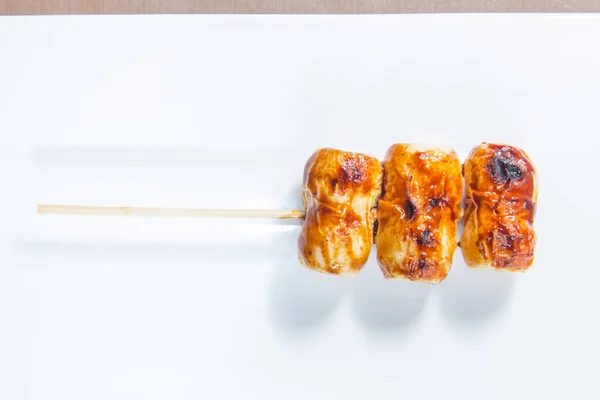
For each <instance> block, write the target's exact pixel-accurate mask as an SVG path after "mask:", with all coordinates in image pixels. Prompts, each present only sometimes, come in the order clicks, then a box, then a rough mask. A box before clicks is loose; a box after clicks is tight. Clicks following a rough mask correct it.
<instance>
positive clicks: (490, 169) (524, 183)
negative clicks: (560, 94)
mask: <svg viewBox="0 0 600 400" xmlns="http://www.w3.org/2000/svg"><path fill="white" fill-rule="evenodd" d="M464 175H465V184H466V197H465V210H466V211H465V229H464V232H463V234H462V237H461V239H460V247H461V249H462V253H463V257H464V258H465V262H466V263H467V265H468V266H470V267H475V268H476V267H492V268H496V269H504V270H509V271H523V270H526V269H527V268H529V267H530V266H531V264H532V263H533V255H534V247H535V242H536V235H535V232H534V229H533V219H534V216H535V209H536V206H537V196H538V194H537V191H538V184H537V175H536V172H535V168H534V167H533V164H532V163H531V160H530V158H529V156H528V155H527V154H526V153H525V152H524V151H523V150H521V149H518V148H516V147H512V146H506V145H500V144H488V143H483V144H481V145H479V146H477V147H475V148H474V149H473V150H471V153H470V154H469V157H468V158H467V160H466V161H465V164H464Z"/></svg>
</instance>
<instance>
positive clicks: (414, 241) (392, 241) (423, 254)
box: [375, 144, 462, 283]
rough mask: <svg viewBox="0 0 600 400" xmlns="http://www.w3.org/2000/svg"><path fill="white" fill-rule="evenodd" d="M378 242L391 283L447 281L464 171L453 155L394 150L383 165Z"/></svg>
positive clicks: (436, 150) (412, 148) (451, 152)
mask: <svg viewBox="0 0 600 400" xmlns="http://www.w3.org/2000/svg"><path fill="white" fill-rule="evenodd" d="M383 167H384V172H385V173H384V182H383V194H382V196H381V198H380V199H379V203H378V211H377V219H378V233H377V236H376V237H375V243H376V245H377V260H378V262H379V265H380V267H381V270H382V271H383V273H384V275H385V276H386V277H387V278H397V277H402V278H405V279H409V280H413V281H422V282H428V283H438V282H440V281H442V280H443V279H444V278H446V276H447V274H448V271H449V270H450V267H451V264H452V256H453V254H454V251H455V249H456V239H455V237H456V227H457V222H458V220H459V219H460V217H461V209H460V201H461V197H462V176H461V165H460V161H459V159H458V156H457V154H456V152H455V151H454V150H446V149H440V148H430V147H425V148H423V147H419V146H413V145H408V144H396V145H394V146H392V147H391V148H390V149H389V150H388V152H387V154H386V156H385V160H384V162H383Z"/></svg>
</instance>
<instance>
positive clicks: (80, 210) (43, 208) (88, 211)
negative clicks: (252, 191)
mask: <svg viewBox="0 0 600 400" xmlns="http://www.w3.org/2000/svg"><path fill="white" fill-rule="evenodd" d="M37 213H38V214H58V215H119V216H130V217H196V218H263V219H304V216H305V213H304V211H303V210H241V209H240V210H237V209H206V208H205V209H202V208H159V207H104V206H73V205H53V204H40V205H38V207H37Z"/></svg>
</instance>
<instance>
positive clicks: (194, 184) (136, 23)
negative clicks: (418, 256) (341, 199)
mask: <svg viewBox="0 0 600 400" xmlns="http://www.w3.org/2000/svg"><path fill="white" fill-rule="evenodd" d="M599 41H600V16H598V15H578V16H573V15H443V16H442V15H427V16H424V15H422V16H417V15H412V16H411V15H406V16H337V17H335V16H295V17H290V16H287V17H286V16H269V17H266V16H264V17H261V16H146V17H143V16H119V17H116V16H115V17H110V16H106V17H43V18H40V17H37V18H33V17H28V18H0V144H1V146H0V171H1V172H0V175H1V176H2V183H1V185H2V194H1V197H0V205H1V208H0V213H1V219H0V398H2V399H7V400H8V399H10V400H18V399H60V400H71V399H73V400H75V399H103V400H104V399H127V400H130V399H213V398H214V399H221V398H227V399H250V398H258V399H303V400H306V399H311V400H316V399H330V398H340V399H384V398H386V399H387V398H389V399H451V398H452V399H454V398H456V399H463V400H467V399H484V398H485V399H506V398H513V399H516V398H519V399H526V398H527V399H531V398H540V399H549V398H572V399H576V398H577V399H592V398H598V396H600V392H599V390H598V385H597V383H595V379H597V360H598V357H599V356H600V351H599V344H598V343H599V337H600V326H599V317H598V307H599V306H600V290H599V286H598V281H599V280H600V261H599V260H598V255H597V253H598V251H597V249H598V248H599V247H600V245H599V244H598V231H597V229H598V226H599V223H600V211H598V210H599V208H598V197H599V196H600V192H599V191H598V183H597V180H598V173H599V172H600V168H599V160H598V158H599V156H598V149H599V146H600V51H599V47H598V46H599ZM482 141H489V142H508V143H511V144H515V145H518V146H522V147H523V148H525V149H526V150H527V151H528V152H529V153H530V155H531V157H532V158H533V160H534V163H535V164H536V166H537V168H538V170H539V178H540V200H539V208H538V213H537V219H536V228H537V232H538V235H539V241H538V247H537V255H536V261H535V264H534V266H533V267H532V268H531V270H530V271H529V272H527V273H525V274H519V275H515V274H508V273H497V272H493V271H472V270H467V268H466V267H465V265H464V262H463V260H462V256H461V254H460V252H459V251H457V253H456V254H455V262H454V266H453V269H452V271H451V273H450V276H449V277H448V279H447V280H446V281H445V282H443V283H442V284H440V285H438V286H429V285H423V284H415V283H409V282H405V281H386V280H384V279H383V277H382V275H381V273H380V271H379V269H378V267H377V265H376V263H375V260H374V257H371V260H370V261H369V263H368V264H367V265H366V267H365V269H364V270H363V271H362V273H361V274H360V275H359V276H357V277H356V278H354V279H342V278H337V277H330V276H324V275H320V274H317V273H314V272H311V271H308V270H305V269H303V268H302V267H301V266H300V265H299V262H298V261H297V258H296V247H295V246H296V243H295V241H296V238H297V235H298V232H299V227H298V225H294V224H289V223H273V222H256V221H231V220H229V221H206V220H197V219H190V220H186V219H128V218H108V217H66V216H44V217H40V216H37V215H36V214H35V205H36V204H37V203H58V204H61V203H66V204H90V205H141V206H182V207H222V208H228V207H232V208H297V207H300V206H301V200H300V197H299V185H300V182H301V173H302V170H303V167H304V162H305V161H306V159H307V158H308V157H309V155H310V154H311V153H312V152H313V151H314V150H315V149H316V148H318V147H325V146H331V147H336V148H341V149H345V150H351V151H357V152H366V153H370V154H372V155H375V156H378V157H383V155H384V153H385V151H386V149H387V148H388V146H389V145H391V144H393V143H396V142H426V143H438V144H444V145H448V146H452V147H454V148H455V149H456V150H457V151H458V152H459V154H460V156H461V158H462V159H463V160H464V157H465V156H466V155H467V153H468V151H469V150H470V148H471V147H472V146H474V145H477V144H478V143H480V142H482ZM373 255H374V253H373V254H372V256H373ZM594 371H596V372H594Z"/></svg>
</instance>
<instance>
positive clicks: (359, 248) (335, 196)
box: [298, 149, 383, 275]
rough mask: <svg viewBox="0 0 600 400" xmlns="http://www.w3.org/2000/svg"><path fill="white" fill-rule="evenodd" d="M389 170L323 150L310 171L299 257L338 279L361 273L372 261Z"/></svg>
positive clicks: (371, 161) (368, 159)
mask: <svg viewBox="0 0 600 400" xmlns="http://www.w3.org/2000/svg"><path fill="white" fill-rule="evenodd" d="M382 177H383V172H382V169H381V163H380V162H379V161H378V160H377V159H376V158H374V157H370V156H367V155H363V154H357V153H350V152H346V151H341V150H334V149H320V150H317V151H316V152H315V153H314V154H313V155H312V156H311V157H310V158H309V160H308V161H307V163H306V166H305V168H304V180H303V186H302V199H303V201H304V208H305V210H306V218H305V220H304V225H303V227H302V231H301V233H300V237H299V238H298V256H299V258H300V261H301V262H302V264H304V265H305V266H307V267H308V268H311V269H314V270H317V271H320V272H323V273H328V274H335V275H352V274H356V273H358V272H359V271H360V270H361V268H362V267H363V266H364V264H365V263H366V262H367V259H368V257H369V253H370V252H371V246H372V245H373V235H374V232H375V230H376V227H375V213H376V211H375V206H376V203H377V199H378V198H379V195H380V193H381V181H382Z"/></svg>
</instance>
